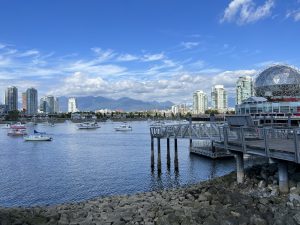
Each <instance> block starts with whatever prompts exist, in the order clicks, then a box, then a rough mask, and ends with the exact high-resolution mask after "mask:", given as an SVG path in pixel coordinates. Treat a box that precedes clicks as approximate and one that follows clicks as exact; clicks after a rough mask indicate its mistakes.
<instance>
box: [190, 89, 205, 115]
mask: <svg viewBox="0 0 300 225" xmlns="http://www.w3.org/2000/svg"><path fill="white" fill-rule="evenodd" d="M207 109H208V98H207V94H206V93H204V92H203V91H201V90H198V91H196V92H195V93H194V94H193V114H204V113H205V111H206V110H207Z"/></svg>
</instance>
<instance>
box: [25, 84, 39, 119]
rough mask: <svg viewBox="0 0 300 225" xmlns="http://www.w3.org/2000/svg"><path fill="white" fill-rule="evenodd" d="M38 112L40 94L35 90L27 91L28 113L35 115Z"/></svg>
mask: <svg viewBox="0 0 300 225" xmlns="http://www.w3.org/2000/svg"><path fill="white" fill-rule="evenodd" d="M37 111H38V92H37V90H36V89H35V88H28V89H27V90H26V113H27V114H28V115H35V114H37Z"/></svg>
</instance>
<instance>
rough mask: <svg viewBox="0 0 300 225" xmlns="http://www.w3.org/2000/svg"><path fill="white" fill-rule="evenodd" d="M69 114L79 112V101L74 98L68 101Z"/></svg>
mask: <svg viewBox="0 0 300 225" xmlns="http://www.w3.org/2000/svg"><path fill="white" fill-rule="evenodd" d="M68 112H70V113H74V112H78V108H77V99H76V98H74V97H71V98H69V100H68Z"/></svg>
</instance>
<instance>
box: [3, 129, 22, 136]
mask: <svg viewBox="0 0 300 225" xmlns="http://www.w3.org/2000/svg"><path fill="white" fill-rule="evenodd" d="M26 134H27V132H26V129H25V130H24V129H10V130H9V131H8V132H7V135H8V136H24V135H26Z"/></svg>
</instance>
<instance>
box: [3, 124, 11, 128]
mask: <svg viewBox="0 0 300 225" xmlns="http://www.w3.org/2000/svg"><path fill="white" fill-rule="evenodd" d="M10 128H11V124H10V123H7V124H5V125H4V127H2V129H10Z"/></svg>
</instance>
